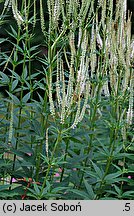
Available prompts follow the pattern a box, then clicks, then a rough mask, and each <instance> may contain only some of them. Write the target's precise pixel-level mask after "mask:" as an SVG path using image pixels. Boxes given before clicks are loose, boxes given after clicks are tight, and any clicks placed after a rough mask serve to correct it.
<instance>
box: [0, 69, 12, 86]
mask: <svg viewBox="0 0 134 216" xmlns="http://www.w3.org/2000/svg"><path fill="white" fill-rule="evenodd" d="M0 75H1V77H0V80H1V85H2V84H3V85H5V84H6V85H8V84H9V83H10V79H9V77H8V76H7V75H6V74H5V73H3V72H0Z"/></svg>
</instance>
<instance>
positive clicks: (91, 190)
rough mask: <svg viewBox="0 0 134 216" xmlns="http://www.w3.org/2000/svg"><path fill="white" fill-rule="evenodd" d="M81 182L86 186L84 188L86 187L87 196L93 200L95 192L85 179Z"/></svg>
mask: <svg viewBox="0 0 134 216" xmlns="http://www.w3.org/2000/svg"><path fill="white" fill-rule="evenodd" d="M83 182H84V185H85V187H86V189H87V192H88V194H89V198H90V199H91V200H94V198H95V193H94V191H93V188H92V186H91V185H90V184H89V183H88V182H87V180H86V179H83Z"/></svg>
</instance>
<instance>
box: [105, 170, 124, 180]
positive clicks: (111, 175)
mask: <svg viewBox="0 0 134 216" xmlns="http://www.w3.org/2000/svg"><path fill="white" fill-rule="evenodd" d="M120 175H122V171H117V172H116V173H111V174H108V175H107V176H106V177H105V181H109V180H110V181H111V179H114V178H117V177H119V176H120Z"/></svg>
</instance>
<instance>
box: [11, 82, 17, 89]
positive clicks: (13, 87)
mask: <svg viewBox="0 0 134 216" xmlns="http://www.w3.org/2000/svg"><path fill="white" fill-rule="evenodd" d="M17 85H18V80H14V81H13V82H12V87H11V91H13V90H14V89H15V88H16V86H17Z"/></svg>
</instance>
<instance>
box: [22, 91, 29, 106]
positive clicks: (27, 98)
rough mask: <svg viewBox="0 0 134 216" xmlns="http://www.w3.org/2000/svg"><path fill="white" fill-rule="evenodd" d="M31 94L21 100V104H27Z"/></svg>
mask: <svg viewBox="0 0 134 216" xmlns="http://www.w3.org/2000/svg"><path fill="white" fill-rule="evenodd" d="M30 96H31V93H30V92H28V93H27V94H26V95H25V96H24V97H23V98H22V103H24V104H25V103H27V101H28V100H29V99H30Z"/></svg>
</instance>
